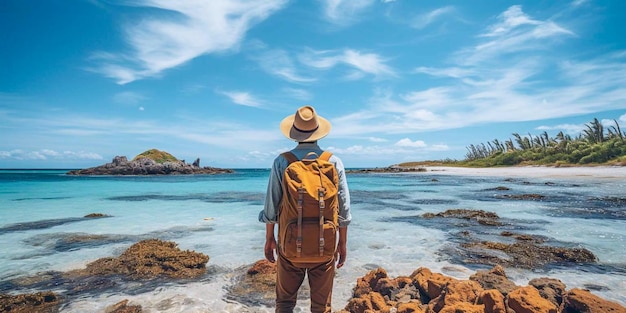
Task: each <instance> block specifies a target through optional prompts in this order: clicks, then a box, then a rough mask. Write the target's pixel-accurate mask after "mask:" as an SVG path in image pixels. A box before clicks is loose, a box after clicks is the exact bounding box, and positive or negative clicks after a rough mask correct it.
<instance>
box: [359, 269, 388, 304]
mask: <svg viewBox="0 0 626 313" xmlns="http://www.w3.org/2000/svg"><path fill="white" fill-rule="evenodd" d="M382 278H387V271H385V269H383V268H380V267H379V268H377V269H375V270H371V271H369V272H368V273H367V274H365V276H363V277H361V278H359V279H357V281H356V286H355V287H354V291H353V294H352V296H353V297H357V298H358V297H360V296H362V295H366V294H369V293H370V292H372V291H374V288H376V285H377V284H378V281H379V280H380V279H382Z"/></svg>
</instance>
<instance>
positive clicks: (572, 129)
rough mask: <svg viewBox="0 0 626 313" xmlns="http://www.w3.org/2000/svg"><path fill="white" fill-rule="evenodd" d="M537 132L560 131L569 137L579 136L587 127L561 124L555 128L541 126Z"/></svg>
mask: <svg viewBox="0 0 626 313" xmlns="http://www.w3.org/2000/svg"><path fill="white" fill-rule="evenodd" d="M536 129H537V130H558V131H564V132H565V133H566V134H569V135H578V134H580V133H581V132H582V131H583V129H585V125H583V124H559V125H555V126H539V127H537V128H536Z"/></svg>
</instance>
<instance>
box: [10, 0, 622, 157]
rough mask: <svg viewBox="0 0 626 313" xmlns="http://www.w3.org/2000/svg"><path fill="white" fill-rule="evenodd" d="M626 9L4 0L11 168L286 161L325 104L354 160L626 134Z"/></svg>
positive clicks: (341, 146)
mask: <svg viewBox="0 0 626 313" xmlns="http://www.w3.org/2000/svg"><path fill="white" fill-rule="evenodd" d="M625 12H626V1H597V0H568V1H559V0H555V1H517V2H515V1H504V0H503V1H486V0H472V1H434V0H433V1H413V0H395V1H392V0H382V1H381V0H320V1H287V0H259V1H242V0H211V1H208V0H207V1H201V0H187V1H167V0H132V1H115V0H47V1H37V0H3V1H1V2H0V42H1V45H2V49H0V168H77V167H87V166H95V165H100V164H104V163H106V162H110V161H111V159H112V158H113V157H114V156H116V155H126V156H128V157H129V158H132V157H134V156H135V155H137V154H139V153H141V152H143V151H145V150H148V149H151V148H157V149H161V150H165V151H168V152H170V153H172V154H173V155H175V156H176V157H178V158H179V159H185V160H187V161H188V162H191V161H193V160H194V159H195V158H197V157H199V158H200V159H201V164H202V165H210V166H217V167H229V168H242V167H262V168H267V167H269V166H271V163H272V160H273V158H274V157H275V155H276V154H277V153H279V152H281V151H284V150H287V149H289V148H291V147H292V146H293V143H292V142H290V141H289V140H288V139H286V138H284V137H283V136H282V134H281V133H280V131H279V123H280V121H281V120H282V119H283V118H284V117H285V116H287V115H289V114H293V113H294V112H295V111H296V109H297V108H298V107H299V106H302V105H306V104H310V105H313V106H314V107H315V108H316V109H317V111H318V113H319V114H320V115H322V116H324V117H326V118H327V119H329V120H330V121H331V123H332V124H333V129H332V131H331V133H330V135H329V136H328V137H327V138H325V139H323V140H322V141H320V145H321V146H322V147H323V148H326V149H329V150H331V151H333V152H334V153H336V154H337V155H339V156H340V157H341V158H342V159H343V160H344V163H346V165H347V166H348V167H365V166H387V165H391V164H396V163H400V162H405V161H421V160H433V159H443V158H452V159H463V158H464V156H465V154H466V152H467V150H466V147H467V146H468V145H470V144H478V143H482V142H487V141H492V140H494V139H499V140H506V139H508V138H510V137H511V134H512V133H513V132H518V133H521V134H526V133H531V134H533V135H534V134H538V133H541V132H543V131H548V133H549V134H551V135H554V134H556V133H557V132H559V131H564V132H567V133H570V134H572V135H577V134H579V133H580V131H581V129H582V127H584V124H585V123H588V122H590V121H591V120H592V119H593V118H598V119H601V120H606V122H609V121H610V122H612V120H613V119H615V120H618V121H619V122H620V123H621V125H622V128H626V36H625V35H624V33H623V30H624V29H626V26H625V25H624V24H625V23H626V22H625V20H626V19H625V18H626V13H625Z"/></svg>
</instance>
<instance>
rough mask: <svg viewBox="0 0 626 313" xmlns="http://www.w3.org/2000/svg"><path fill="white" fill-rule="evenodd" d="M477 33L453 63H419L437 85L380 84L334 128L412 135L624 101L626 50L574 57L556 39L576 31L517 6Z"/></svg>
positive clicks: (591, 109) (339, 131)
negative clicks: (403, 87) (397, 89)
mask: <svg viewBox="0 0 626 313" xmlns="http://www.w3.org/2000/svg"><path fill="white" fill-rule="evenodd" d="M475 38H476V42H475V44H474V45H472V46H468V47H465V48H462V49H460V50H459V51H457V52H455V53H453V54H451V56H452V58H450V61H449V62H450V63H451V66H450V67H443V68H437V67H426V66H420V67H417V68H416V69H415V72H416V73H420V74H426V75H431V76H436V77H443V78H445V80H441V83H440V84H439V85H435V86H433V87H430V88H427V89H418V90H414V91H409V92H404V93H399V94H396V93H394V92H392V91H391V90H377V91H376V92H375V94H374V95H373V96H372V97H371V98H370V100H369V101H368V103H367V108H366V109H364V110H362V111H359V112H355V113H352V114H350V115H347V116H342V117H338V118H336V119H335V121H334V122H335V123H334V125H336V126H335V128H334V130H333V131H334V133H335V134H336V135H339V136H345V137H352V136H363V135H366V134H371V135H374V134H410V133H415V132H420V131H425V130H442V129H454V128H461V127H465V126H470V125H477V124H484V123H492V122H507V121H530V120H541V119H549V118H558V117H566V116H573V115H578V114H588V113H591V112H598V111H605V110H606V109H607V108H611V109H620V108H626V76H625V75H623V73H625V72H626V56H625V55H623V54H620V53H613V54H609V55H599V56H597V57H596V58H594V59H587V60H585V61H580V60H577V59H574V58H571V54H569V53H563V49H562V48H560V47H559V43H560V42H562V41H563V40H568V39H570V40H571V39H576V38H577V37H576V36H575V35H574V33H573V32H572V31H570V30H568V29H565V28H564V27H562V26H560V25H558V24H557V23H556V22H555V21H551V20H541V19H536V18H532V17H530V16H528V15H527V14H526V13H524V12H523V11H522V9H521V7H520V6H513V7H510V8H509V9H508V10H506V11H505V12H503V13H502V14H500V15H499V16H498V18H497V21H496V22H495V23H494V24H493V25H491V26H489V27H487V28H486V31H485V32H483V33H481V34H479V35H478V36H476V37H475ZM322 61H325V62H322ZM328 64H330V65H332V64H334V63H333V62H331V61H328V60H326V59H321V61H320V66H321V65H328ZM547 81H549V83H547ZM406 143H407V144H408V143H409V142H408V141H407V142H406Z"/></svg>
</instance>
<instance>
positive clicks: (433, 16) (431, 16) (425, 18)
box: [411, 6, 454, 29]
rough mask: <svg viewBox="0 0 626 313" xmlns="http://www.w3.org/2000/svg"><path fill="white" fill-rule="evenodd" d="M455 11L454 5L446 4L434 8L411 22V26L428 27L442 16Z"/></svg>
mask: <svg viewBox="0 0 626 313" xmlns="http://www.w3.org/2000/svg"><path fill="white" fill-rule="evenodd" d="M453 11H454V7H452V6H445V7H441V8H438V9H435V10H432V11H430V12H428V13H424V14H421V15H419V16H417V17H416V18H415V19H413V22H411V26H412V27H414V28H417V29H423V28H426V27H427V26H428V25H430V24H432V23H434V22H435V21H436V20H437V19H439V18H440V17H442V16H444V15H446V14H449V13H452V12H453Z"/></svg>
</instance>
